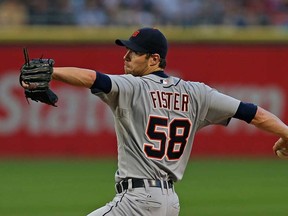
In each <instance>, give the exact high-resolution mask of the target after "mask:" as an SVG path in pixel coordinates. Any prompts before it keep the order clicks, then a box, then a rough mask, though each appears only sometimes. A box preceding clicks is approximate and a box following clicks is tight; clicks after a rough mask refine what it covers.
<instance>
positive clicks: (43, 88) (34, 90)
mask: <svg viewBox="0 0 288 216" xmlns="http://www.w3.org/2000/svg"><path fill="white" fill-rule="evenodd" d="M24 57H25V64H24V65H23V66H22V67H21V71H20V77H19V82H20V85H21V86H22V87H23V83H25V84H28V85H29V88H25V91H24V93H25V97H26V99H27V100H28V98H30V99H31V100H34V101H36V102H38V101H40V102H42V103H45V104H48V105H52V106H56V105H55V104H56V102H57V101H58V97H57V95H56V94H55V93H54V92H53V91H51V89H50V88H49V82H50V81H51V78H52V73H53V65H54V60H53V59H42V58H39V59H32V60H31V61H30V60H29V57H28V53H27V49H26V48H24Z"/></svg>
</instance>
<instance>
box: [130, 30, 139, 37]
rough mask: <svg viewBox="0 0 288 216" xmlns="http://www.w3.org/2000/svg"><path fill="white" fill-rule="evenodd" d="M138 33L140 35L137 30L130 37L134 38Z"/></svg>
mask: <svg viewBox="0 0 288 216" xmlns="http://www.w3.org/2000/svg"><path fill="white" fill-rule="evenodd" d="M139 33H140V31H139V30H137V31H135V32H134V33H133V34H132V35H131V37H136V36H137V35H138V34H139Z"/></svg>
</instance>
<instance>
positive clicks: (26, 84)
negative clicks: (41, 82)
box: [21, 81, 37, 90]
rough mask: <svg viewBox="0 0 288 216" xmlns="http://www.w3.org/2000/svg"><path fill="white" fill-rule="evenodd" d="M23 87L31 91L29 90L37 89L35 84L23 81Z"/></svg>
mask: <svg viewBox="0 0 288 216" xmlns="http://www.w3.org/2000/svg"><path fill="white" fill-rule="evenodd" d="M21 86H22V87H23V88H24V89H29V90H32V89H35V88H36V87H37V86H36V85H35V84H34V83H25V82H24V81H21Z"/></svg>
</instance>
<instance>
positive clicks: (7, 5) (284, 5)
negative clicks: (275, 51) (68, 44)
mask: <svg viewBox="0 0 288 216" xmlns="http://www.w3.org/2000/svg"><path fill="white" fill-rule="evenodd" d="M0 25H1V26H12V25H79V26H104V25H105V26H106V25H114V26H115V25H120V26H127V25H142V26H143V25H149V26H153V25H180V26H196V25H235V26H249V25H276V26H288V0H0Z"/></svg>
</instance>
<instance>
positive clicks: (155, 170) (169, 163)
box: [20, 28, 288, 216]
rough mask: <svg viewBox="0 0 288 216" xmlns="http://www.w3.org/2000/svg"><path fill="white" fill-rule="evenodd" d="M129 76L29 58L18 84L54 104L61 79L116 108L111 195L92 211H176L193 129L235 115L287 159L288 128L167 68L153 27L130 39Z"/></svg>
mask: <svg viewBox="0 0 288 216" xmlns="http://www.w3.org/2000/svg"><path fill="white" fill-rule="evenodd" d="M115 43H116V44H117V45H119V46H123V47H125V48H126V53H125V55H124V57H123V62H124V71H125V74H124V75H108V74H103V73H101V72H99V71H94V70H90V69H83V68H75V67H54V65H53V64H54V61H53V60H47V59H45V60H43V59H42V60H41V59H40V60H39V59H34V60H31V61H30V60H29V58H28V57H27V55H26V60H27V59H28V60H27V61H26V63H25V64H24V65H23V66H22V69H21V74H20V83H21V85H22V87H23V88H24V89H25V95H26V97H27V98H31V99H32V100H35V101H40V102H43V103H47V104H50V105H55V103H56V102H57V99H56V98H57V96H56V95H55V94H54V93H53V92H52V91H51V90H50V89H49V82H50V80H58V81H62V82H65V83H67V84H70V85H74V86H81V87H85V88H88V89H90V90H91V93H92V94H94V95H95V96H98V97H100V98H101V100H102V101H103V102H104V103H106V104H107V105H108V106H109V107H110V109H111V110H112V112H113V115H114V120H115V131H116V135H117V146H118V169H117V171H116V173H115V190H116V195H115V197H114V199H113V200H112V201H111V202H109V203H107V204H106V205H105V206H103V207H101V208H99V209H96V210H95V211H93V212H92V213H90V214H89V216H100V215H101V216H102V215H103V216H104V215H105V216H128V215H129V216H140V215H141V216H177V215H179V211H180V205H179V199H178V196H177V193H176V191H175V189H174V183H175V182H177V181H180V180H181V179H182V177H183V174H184V171H185V168H186V166H187V163H188V160H189V156H190V153H191V149H192V144H193V140H194V136H195V133H196V132H197V131H198V130H200V129H201V128H203V127H205V126H208V125H211V124H220V125H224V126H226V125H228V124H229V121H230V119H231V118H236V119H239V120H243V121H245V122H247V123H249V124H253V125H255V126H256V127H258V128H260V129H262V130H265V131H267V132H270V133H273V134H275V135H276V136H278V137H279V140H278V141H277V142H276V143H275V145H274V147H273V150H274V152H275V153H276V154H277V155H278V156H279V157H283V158H286V157H288V150H287V149H288V127H287V126H286V125H285V124H284V123H283V122H282V121H281V120H280V119H279V118H277V117H276V116H275V115H273V114H271V113H270V112H268V111H266V110H264V109H263V108H261V107H259V106H257V105H255V104H252V103H245V102H242V101H239V100H237V99H235V98H232V97H230V96H228V95H224V94H222V93H220V92H218V91H217V90H215V89H213V88H210V87H209V86H207V85H205V84H204V83H200V82H192V81H185V80H182V79H181V78H179V77H173V76H170V75H168V74H167V73H165V71H164V70H165V67H166V55H167V50H168V46H167V40H166V38H165V36H164V35H163V34H162V33H161V32H160V31H159V30H158V29H155V28H141V29H138V30H137V31H135V32H134V33H133V34H132V35H131V37H130V38H129V39H128V40H120V39H117V40H116V41H115Z"/></svg>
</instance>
